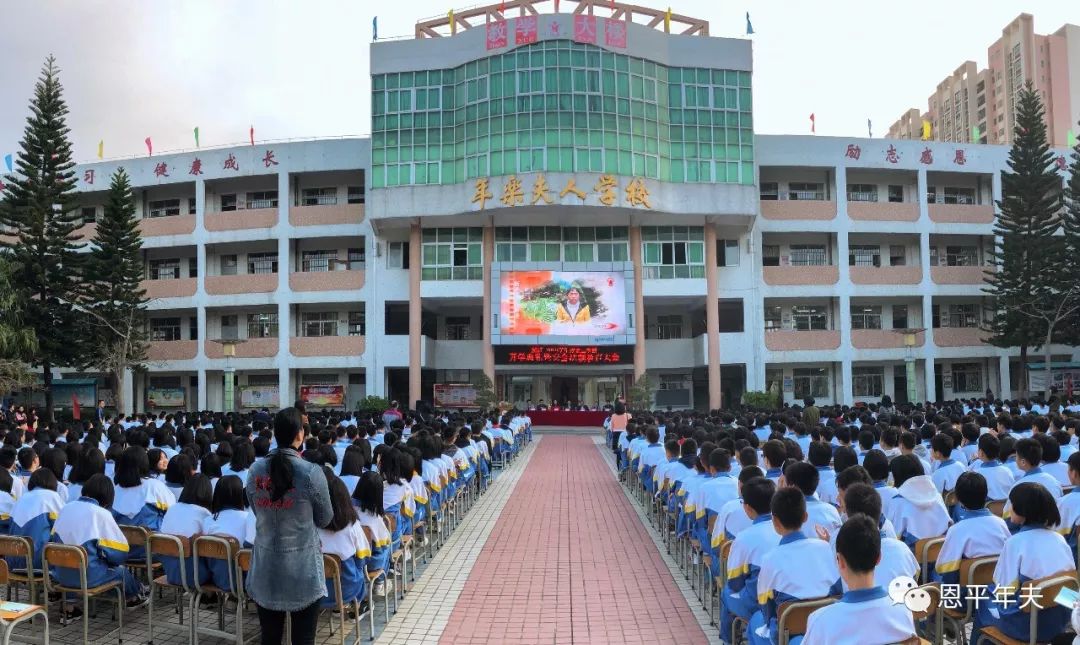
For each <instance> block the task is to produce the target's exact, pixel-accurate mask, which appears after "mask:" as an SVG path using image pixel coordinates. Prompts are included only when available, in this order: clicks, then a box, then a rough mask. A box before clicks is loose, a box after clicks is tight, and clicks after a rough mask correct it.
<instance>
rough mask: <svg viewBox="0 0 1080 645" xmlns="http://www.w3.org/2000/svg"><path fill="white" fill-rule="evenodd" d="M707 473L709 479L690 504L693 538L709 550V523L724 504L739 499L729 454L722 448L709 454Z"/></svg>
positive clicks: (736, 481) (700, 487)
mask: <svg viewBox="0 0 1080 645" xmlns="http://www.w3.org/2000/svg"><path fill="white" fill-rule="evenodd" d="M709 473H710V475H711V477H710V478H709V479H708V480H706V481H705V483H703V484H702V485H701V486H699V487H698V489H697V491H696V492H695V494H694V495H695V497H694V499H693V500H691V503H692V504H693V505H694V513H695V520H696V522H695V536H696V537H697V538H698V543H699V544H701V545H702V547H703V548H705V549H709V550H711V549H710V547H709V544H710V542H711V538H710V537H709V536H708V534H707V532H708V529H709V522H710V521H711V520H712V518H714V517H716V516H717V515H718V514H719V513H720V510H721V509H723V508H724V505H725V504H727V503H728V502H730V501H731V500H734V499H738V498H739V480H738V479H736V478H735V477H734V476H732V474H731V453H729V452H728V451H727V450H725V449H723V448H717V449H716V450H713V451H712V453H710V454H709ZM714 526H715V525H714Z"/></svg>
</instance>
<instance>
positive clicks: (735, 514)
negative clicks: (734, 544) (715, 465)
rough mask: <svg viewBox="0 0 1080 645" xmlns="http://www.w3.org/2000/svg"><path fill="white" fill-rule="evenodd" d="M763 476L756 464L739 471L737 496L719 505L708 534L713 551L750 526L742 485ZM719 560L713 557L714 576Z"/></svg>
mask: <svg viewBox="0 0 1080 645" xmlns="http://www.w3.org/2000/svg"><path fill="white" fill-rule="evenodd" d="M764 476H765V473H764V472H762V470H761V469H760V468H758V467H757V466H747V467H746V468H743V469H742V472H740V473H739V477H738V480H739V497H737V498H735V499H733V500H731V501H729V502H728V503H726V504H724V505H723V506H722V507H720V512H718V513H717V514H716V523H715V524H713V530H712V535H710V538H711V542H712V547H713V550H714V551H718V550H719V548H720V547H721V545H723V543H724V542H727V541H729V540H734V539H735V536H737V535H739V534H740V533H742V532H743V531H744V530H746V529H748V528H750V526H751V525H752V524H753V523H754V522H753V520H751V519H750V516H749V515H747V513H746V506H745V505H744V504H743V501H742V487H743V486H744V485H745V484H746V482H748V481H750V480H751V479H754V478H755V477H764ZM719 560H720V559H719V558H714V559H713V569H714V571H713V577H714V578H715V577H716V576H718V575H720V569H719V566H718V565H719V564H720V562H719Z"/></svg>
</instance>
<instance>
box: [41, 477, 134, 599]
mask: <svg viewBox="0 0 1080 645" xmlns="http://www.w3.org/2000/svg"><path fill="white" fill-rule="evenodd" d="M114 494H115V490H114V487H113V483H112V482H111V481H109V478H108V477H106V476H105V475H104V474H98V475H94V476H92V477H90V479H88V480H87V481H86V483H85V484H84V485H83V488H82V495H81V496H80V497H79V499H77V500H74V501H72V502H70V503H68V504H67V505H65V506H64V508H63V510H61V511H60V514H59V516H58V517H57V518H56V525H55V526H54V527H53V535H52V541H53V542H59V543H60V544H69V545H73V546H81V547H82V548H83V549H84V550H85V552H86V565H87V566H86V585H87V586H88V587H90V588H93V587H98V586H101V585H105V584H108V583H110V582H114V581H122V582H123V584H124V595H125V597H126V598H127V606H128V608H129V609H130V608H134V607H141V606H142V605H144V604H146V601H147V600H148V596H147V595H146V591H145V589H144V588H143V585H142V583H140V582H139V581H138V579H137V578H135V575H134V574H133V573H132V572H131V571H130V570H128V569H127V567H125V566H124V563H125V562H127V561H128V559H129V558H130V557H131V556H130V551H131V550H130V548H129V547H128V542H127V538H125V537H124V534H123V532H121V531H120V527H119V526H118V525H117V523H116V520H115V519H114V518H113V516H112V514H111V513H110V512H109V507H110V506H111V505H112V503H113V498H114ZM51 573H52V575H53V576H55V577H56V579H57V581H58V582H59V583H60V584H61V585H64V586H68V587H79V586H80V584H81V583H80V577H81V573H80V572H79V571H77V570H75V569H67V568H61V567H52V569H51ZM81 615H82V611H81V610H79V609H76V608H71V609H69V610H68V611H67V613H66V615H65V618H67V619H69V620H70V619H73V618H78V617H80V616H81Z"/></svg>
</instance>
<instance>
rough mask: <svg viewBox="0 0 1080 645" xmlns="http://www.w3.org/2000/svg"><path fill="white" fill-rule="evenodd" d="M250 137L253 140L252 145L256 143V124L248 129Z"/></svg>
mask: <svg viewBox="0 0 1080 645" xmlns="http://www.w3.org/2000/svg"><path fill="white" fill-rule="evenodd" d="M248 139H250V140H251V145H255V126H251V128H250V129H248Z"/></svg>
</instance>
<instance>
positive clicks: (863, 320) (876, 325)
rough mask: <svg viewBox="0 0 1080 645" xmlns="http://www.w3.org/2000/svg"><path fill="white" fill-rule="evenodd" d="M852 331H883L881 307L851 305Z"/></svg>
mask: <svg viewBox="0 0 1080 645" xmlns="http://www.w3.org/2000/svg"><path fill="white" fill-rule="evenodd" d="M851 328H852V329H881V307H879V306H870V305H851Z"/></svg>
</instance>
